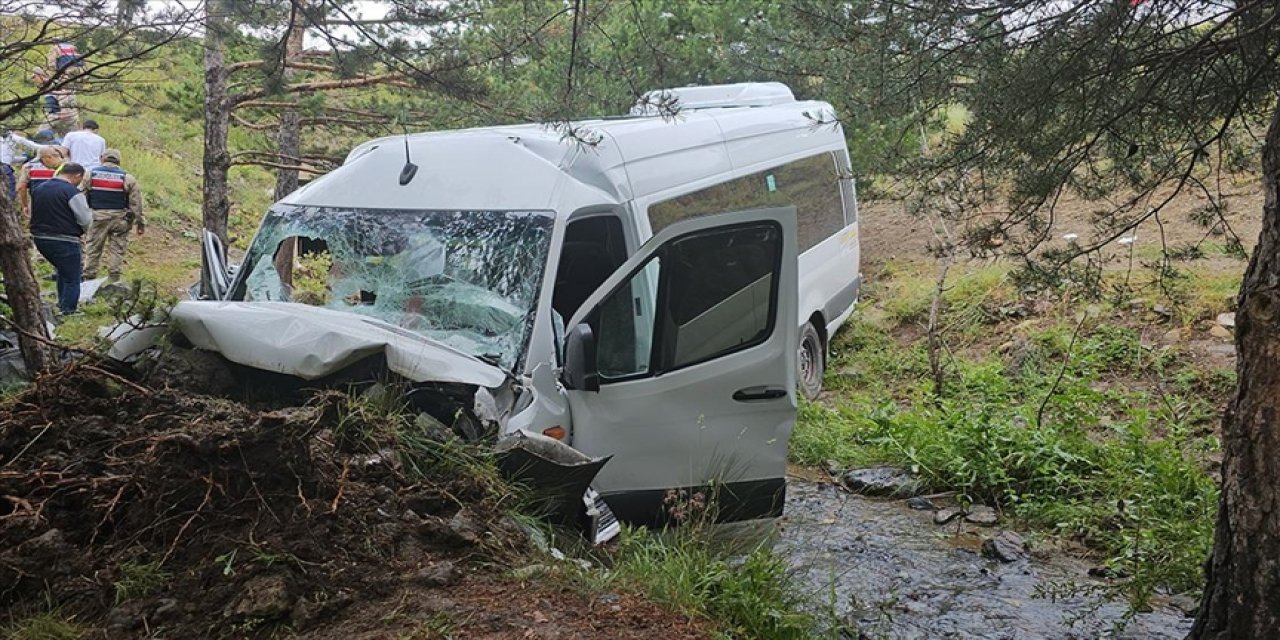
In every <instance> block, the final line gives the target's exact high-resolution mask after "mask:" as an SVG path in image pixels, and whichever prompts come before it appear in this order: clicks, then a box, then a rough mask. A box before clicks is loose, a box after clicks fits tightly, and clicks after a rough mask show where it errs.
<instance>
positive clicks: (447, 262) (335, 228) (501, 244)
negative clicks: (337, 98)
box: [232, 205, 553, 370]
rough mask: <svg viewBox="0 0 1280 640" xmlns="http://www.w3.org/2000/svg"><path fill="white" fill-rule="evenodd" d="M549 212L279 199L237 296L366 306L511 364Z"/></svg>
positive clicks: (533, 291)
mask: <svg viewBox="0 0 1280 640" xmlns="http://www.w3.org/2000/svg"><path fill="white" fill-rule="evenodd" d="M552 222H553V218H552V216H551V215H550V214H549V213H545V212H531V211H401V210H387V209H344V208H331V207H305V206H293V205H276V206H275V207H273V208H272V210H271V212H270V213H269V214H268V215H267V218H266V220H265V221H264V222H263V224H262V229H261V230H260V231H259V232H258V235H257V237H256V238H255V239H254V241H253V246H251V247H250V248H249V253H248V255H247V256H246V257H245V262H244V267H243V269H242V273H241V274H240V279H239V283H238V285H237V289H236V292H235V295H233V296H232V299H236V300H245V301H267V300H271V301H284V302H297V303H303V304H310V305H315V306H321V307H326V308H329V309H338V310H342V311H350V312H354V313H359V314H363V315H367V316H370V317H373V318H377V319H379V320H382V321H384V322H388V323H391V324H394V325H397V326H399V327H403V328H405V329H408V330H410V331H414V332H417V333H420V334H422V335H425V336H427V337H430V338H432V339H435V340H438V341H440V342H444V343H445V344H448V345H450V346H452V347H454V348H456V349H459V350H461V351H463V352H465V353H469V354H471V355H473V356H476V357H478V358H481V359H484V360H487V361H489V362H492V363H494V364H497V365H499V366H501V367H503V368H505V369H507V370H511V369H513V368H514V367H515V366H516V363H517V362H518V361H519V356H520V354H521V352H522V351H523V349H524V343H525V340H526V338H527V334H528V328H529V325H530V323H531V319H532V317H533V314H532V311H533V309H534V308H535V307H536V305H537V299H538V288H539V285H540V283H541V281H542V273H543V267H544V265H545V263H546V257H547V249H548V245H549V243H550V238H551V227H552Z"/></svg>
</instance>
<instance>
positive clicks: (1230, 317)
mask: <svg viewBox="0 0 1280 640" xmlns="http://www.w3.org/2000/svg"><path fill="white" fill-rule="evenodd" d="M1215 320H1216V321H1217V323H1218V325H1219V326H1222V327H1226V328H1228V329H1231V328H1234V327H1235V326H1236V314H1235V312H1234V311H1231V312H1228V313H1219V314H1218V317H1217V318H1215Z"/></svg>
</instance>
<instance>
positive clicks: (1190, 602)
mask: <svg viewBox="0 0 1280 640" xmlns="http://www.w3.org/2000/svg"><path fill="white" fill-rule="evenodd" d="M1169 606H1171V607H1173V608H1174V609H1177V610H1178V611H1181V612H1182V613H1183V614H1185V615H1187V616H1195V615H1196V611H1197V610H1199V609H1200V599H1199V598H1193V597H1191V596H1189V595H1187V594H1185V593H1179V594H1177V595H1174V596H1169Z"/></svg>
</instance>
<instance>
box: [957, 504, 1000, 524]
mask: <svg viewBox="0 0 1280 640" xmlns="http://www.w3.org/2000/svg"><path fill="white" fill-rule="evenodd" d="M964 521H965V522H968V523H969V524H976V525H978V526H982V527H992V526H995V524H996V523H997V522H1000V515H999V514H997V513H996V510H995V509H992V508H991V507H988V506H985V505H977V506H974V507H972V508H970V509H969V512H968V513H966V514H964Z"/></svg>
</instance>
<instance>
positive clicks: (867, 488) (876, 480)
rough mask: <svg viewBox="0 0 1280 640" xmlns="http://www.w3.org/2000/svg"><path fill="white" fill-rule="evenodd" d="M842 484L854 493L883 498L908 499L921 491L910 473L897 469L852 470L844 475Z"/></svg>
mask: <svg viewBox="0 0 1280 640" xmlns="http://www.w3.org/2000/svg"><path fill="white" fill-rule="evenodd" d="M844 483H845V485H846V486H848V487H849V489H850V490H851V491H853V492H854V493H861V494H863V495H868V496H879V497H884V498H909V497H911V496H914V495H916V494H919V493H920V491H921V489H922V486H921V484H920V481H919V480H918V479H917V478H916V477H915V476H914V475H912V474H911V472H910V471H907V470H906V469H899V468H897V467H872V468H869V469H854V470H853V471H850V472H848V473H846V474H844Z"/></svg>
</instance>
